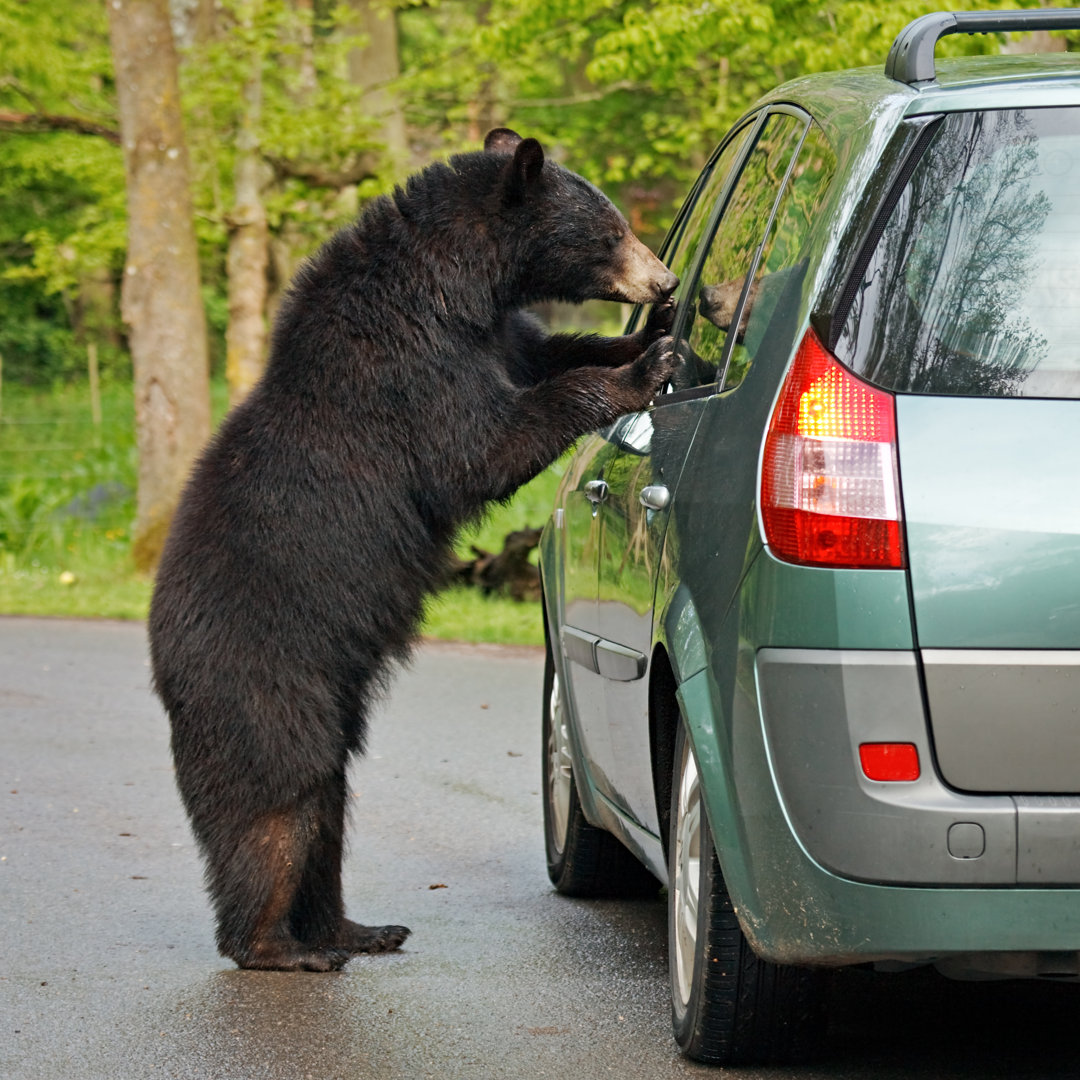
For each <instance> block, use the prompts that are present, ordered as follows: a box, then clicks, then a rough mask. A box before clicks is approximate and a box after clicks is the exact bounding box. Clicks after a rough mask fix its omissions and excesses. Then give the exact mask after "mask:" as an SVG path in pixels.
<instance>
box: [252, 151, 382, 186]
mask: <svg viewBox="0 0 1080 1080" xmlns="http://www.w3.org/2000/svg"><path fill="white" fill-rule="evenodd" d="M264 156H265V158H266V160H267V161H268V162H269V163H270V164H271V166H273V169H274V172H275V173H277V175H278V177H279V178H282V179H283V178H285V177H292V178H293V179H296V180H306V181H307V182H308V183H309V184H314V185H315V186H316V187H325V188H336V189H338V190H340V189H341V188H344V187H349V185H351V184H359V183H360V182H361V181H362V180H371V179H373V178H374V177H375V176H376V175H378V174H377V172H376V169H375V161H376V159H375V157H374V156H373V155H370V154H364V155H363V156H362V157H359V158H356V159H354V160H353V161H352V162H350V163H348V164H346V165H345V167H344V168H341V169H331V168H327V167H325V166H322V165H315V164H311V163H308V162H303V161H290V160H289V159H288V158H279V157H272V156H271V155H269V154H267V155H264Z"/></svg>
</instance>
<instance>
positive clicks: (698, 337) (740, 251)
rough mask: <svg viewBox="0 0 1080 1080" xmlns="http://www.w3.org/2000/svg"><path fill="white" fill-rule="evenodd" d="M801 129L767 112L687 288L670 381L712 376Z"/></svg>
mask: <svg viewBox="0 0 1080 1080" xmlns="http://www.w3.org/2000/svg"><path fill="white" fill-rule="evenodd" d="M805 127H806V121H805V120H804V119H802V118H800V117H796V116H792V115H790V114H788V113H774V114H772V115H771V116H769V118H768V119H767V121H766V124H765V126H764V128H763V129H762V131H761V134H760V136H759V137H758V140H757V142H756V143H755V145H754V148H753V150H751V151H750V154H749V156H748V157H747V159H746V163H745V165H744V166H743V169H742V173H741V175H740V176H739V180H738V183H737V184H736V185H735V188H734V190H733V191H732V193H731V196H730V197H729V199H728V202H727V206H726V207H725V208H724V211H723V214H722V216H721V218H720V222H719V225H718V226H717V229H716V232H715V234H714V235H713V238H712V242H711V243H710V245H709V250H708V253H707V254H706V256H705V259H704V262H703V263H702V265H701V270H700V272H699V274H698V275H697V278H696V280H695V281H693V282H692V283H690V285H689V286H688V299H687V301H686V302H688V303H690V304H691V305H692V306H691V310H690V312H689V313H688V314H689V319H690V320H692V322H691V321H689V320H688V323H687V326H688V333H687V335H686V345H687V346H688V347H686V348H684V349H683V350H681V351H682V353H683V357H684V363H683V365H682V367H681V369H680V371H679V372H678V373H676V378H675V379H673V383H675V382H677V383H678V384H679V386H680V387H689V386H701V385H704V384H709V383H714V382H715V381H716V379H717V373H718V368H719V365H720V362H721V360H722V358H723V354H724V346H725V345H726V343H727V337H728V333H729V331H730V329H731V323H732V321H733V317H734V315H735V312H736V310H737V309H738V306H739V299H740V296H741V294H742V288H743V283H744V282H745V280H746V276H747V274H748V273H749V272H750V269H751V267H752V265H753V263H754V258H755V256H756V255H757V252H758V249H759V248H760V246H761V242H762V239H763V236H764V232H765V228H766V225H767V223H768V221H769V215H770V212H771V210H772V207H773V204H774V203H775V202H776V197H777V194H778V193H779V191H780V186H781V184H782V183H783V181H784V176H785V175H786V174H787V169H788V165H789V164H790V162H791V155H792V154H793V153H794V151H795V148H796V146H797V145H798V142H799V138H800V137H801V135H802V133H803V130H804V129H805ZM689 297H692V299H689ZM743 329H745V327H744V328H743Z"/></svg>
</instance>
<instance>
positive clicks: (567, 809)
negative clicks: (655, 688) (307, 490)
mask: <svg viewBox="0 0 1080 1080" xmlns="http://www.w3.org/2000/svg"><path fill="white" fill-rule="evenodd" d="M568 724H569V718H568V717H567V715H566V707H565V704H564V697H563V692H562V687H561V685H560V681H559V676H558V673H557V671H556V670H555V662H554V659H553V657H552V655H551V648H550V646H549V647H548V649H547V659H546V663H545V665H544V701H543V789H542V790H543V796H544V798H543V802H544V838H545V844H546V848H547V868H548V877H549V878H551V883H552V884H553V885H554V886H555V888H556V889H557V890H558V891H559V892H560V893H563V894H564V895H565V896H579V897H618V898H623V899H629V898H635V897H645V896H655V895H656V894H657V893H658V892H659V890H660V882H658V881H657V880H656V878H655V877H653V875H652V874H651V873H649V871H648V870H646V869H645V867H644V866H643V865H642V864H641V863H640V862H638V860H637V859H636V858H635V857H634V856H633V855H632V854H631V853H630V851H629V850H628V849H627V848H625V847H624V846H623V845H622V844H621V843H620V842H619V840H618V839H617V838H616V837H615V836H613V835H612V834H611V833H609V832H608V831H607V830H606V829H600V828H597V827H596V826H595V825H590V824H589V822H588V821H586V819H585V814H584V813H583V811H582V809H581V800H580V799H579V798H578V793H577V783H576V781H575V779H574V769H573V761H572V758H571V754H570V735H569V730H568Z"/></svg>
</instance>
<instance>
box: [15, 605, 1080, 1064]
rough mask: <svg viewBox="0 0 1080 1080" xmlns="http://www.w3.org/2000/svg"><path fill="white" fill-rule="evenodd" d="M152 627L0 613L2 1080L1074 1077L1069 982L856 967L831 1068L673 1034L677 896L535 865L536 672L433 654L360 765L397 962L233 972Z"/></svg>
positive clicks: (354, 910)
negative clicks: (966, 978) (681, 1039)
mask: <svg viewBox="0 0 1080 1080" xmlns="http://www.w3.org/2000/svg"><path fill="white" fill-rule="evenodd" d="M145 653H146V648H145V640H144V634H143V630H142V628H141V627H140V626H137V625H131V624H120V623H92V622H65V621H53V620H34V619H0V784H2V787H0V800H2V801H0V807H2V808H3V811H2V813H0V1077H4V1078H6V1080H99V1078H100V1080H128V1078H140V1080H141V1078H144V1077H175V1078H193V1080H247V1078H249V1077H251V1078H256V1077H257V1078H270V1080H305V1078H308V1077H310V1078H311V1080H359V1078H364V1080H368V1078H371V1080H390V1078H394V1080H397V1078H401V1080H404V1078H410V1080H411V1078H415V1077H445V1078H451V1080H456V1078H459V1077H460V1078H463V1080H465V1078H468V1080H471V1078H474V1077H475V1078H483V1080H487V1078H504V1077H505V1078H508V1080H518V1078H521V1080H526V1078H528V1080H531V1078H534V1077H557V1076H558V1077H563V1076H567V1075H572V1076H573V1077H574V1080H592V1078H601V1077H603V1078H608V1077H626V1078H638V1077H641V1078H646V1077H650V1078H651V1077H679V1076H688V1075H694V1076H707V1075H712V1076H718V1075H723V1076H725V1077H751V1076H753V1077H761V1078H766V1077H767V1078H776V1077H795V1076H798V1077H802V1078H806V1080H825V1078H835V1080H841V1078H844V1080H854V1078H860V1080H861V1078H866V1077H875V1078H879V1080H893V1078H909V1077H934V1078H946V1077H957V1078H971V1080H975V1078H978V1080H986V1078H988V1077H1018V1076H1031V1077H1038V1078H1040V1080H1045V1078H1048V1077H1058V1076H1060V1077H1066V1076H1067V1077H1077V1076H1080V1053H1078V1052H1077V1051H1076V1050H1075V1049H1074V1047H1075V1040H1074V1037H1073V1029H1074V1023H1075V1021H1074V1015H1075V1011H1076V1007H1077V1004H1080V999H1078V998H1077V996H1076V994H1077V993H1080V991H1077V990H1074V988H1072V987H1059V986H1028V985H1023V986H1002V985H993V986H987V985H977V986H970V985H968V986H961V985H959V984H949V983H945V982H943V981H942V980H939V979H937V978H936V977H927V976H923V975H916V976H914V977H911V976H892V977H888V978H883V977H880V976H872V975H870V974H868V973H864V972H851V973H845V974H844V975H843V976H841V977H839V978H838V979H837V980H836V985H835V987H834V989H833V992H832V998H833V1011H834V1015H835V1016H836V1017H837V1018H838V1019H837V1020H836V1021H835V1022H834V1025H833V1029H832V1030H831V1032H830V1037H829V1042H828V1045H827V1047H826V1051H825V1054H824V1056H823V1058H822V1060H821V1061H820V1062H819V1063H817V1064H815V1065H814V1066H813V1067H810V1068H806V1069H803V1070H760V1071H752V1070H741V1071H740V1070H726V1071H724V1072H723V1073H722V1074H721V1073H716V1072H714V1071H713V1070H709V1069H704V1068H702V1067H700V1066H696V1065H693V1064H691V1063H689V1062H687V1061H684V1060H683V1059H681V1058H679V1057H678V1056H677V1055H676V1054H675V1053H674V1050H673V1045H672V1043H671V1041H670V1036H669V1026H668V1015H667V1004H666V984H665V965H666V957H665V945H664V918H665V916H664V908H663V904H662V902H660V901H657V902H638V903H632V904H618V903H595V902H579V901H571V900H567V899H565V898H562V897H559V896H557V895H556V894H554V893H553V892H552V890H551V889H550V887H549V885H548V882H547V878H546V875H545V873H544V868H543V846H542V840H541V828H540V797H539V789H538V779H537V778H538V775H539V746H538V741H539V740H538V723H537V718H536V703H537V701H538V698H539V692H540V679H541V664H540V657H539V656H538V655H537V654H535V653H532V652H526V651H512V652H511V651H501V650H494V649H469V648H456V647H449V646H438V647H426V648H424V649H422V650H421V651H420V653H419V655H418V657H417V660H416V663H415V664H414V666H413V668H412V670H411V671H409V672H408V673H405V674H403V675H402V676H401V677H400V678H399V679H398V681H397V684H396V686H395V689H394V691H393V693H392V694H391V697H390V699H389V701H388V702H387V703H386V704H385V705H384V707H383V708H382V709H381V711H380V715H379V716H378V718H377V719H376V721H375V723H374V733H373V738H372V744H371V753H370V754H369V756H368V757H367V758H366V759H365V760H364V761H363V762H361V763H360V764H359V765H358V766H357V767H356V768H355V769H354V770H353V773H352V784H353V786H352V791H353V792H354V793H355V795H356V797H355V800H354V814H353V832H352V835H353V843H352V852H351V855H350V858H349V861H348V864H347V869H346V892H347V896H348V899H349V906H350V912H351V914H352V915H353V916H354V917H356V918H359V919H361V920H363V921H371V922H403V923H405V924H407V925H409V926H411V927H412V928H413V936H412V937H411V938H410V939H409V941H408V943H407V945H406V948H405V949H404V950H403V951H402V952H401V953H399V954H395V955H390V956H381V957H369V958H359V959H356V960H354V961H353V962H352V963H351V964H350V965H349V967H348V968H347V969H346V970H345V971H344V972H342V973H340V974H335V975H311V974H280V973H272V972H268V973H254V972H239V971H236V970H234V969H233V968H232V967H231V965H229V964H227V963H226V962H224V961H223V960H221V958H220V957H218V956H217V954H216V952H215V950H214V946H213V937H212V927H211V922H210V916H209V912H208V909H207V905H206V902H205V899H204V897H203V895H202V893H201V889H200V867H199V862H198V859H197V857H196V853H195V851H194V848H193V845H192V842H191V837H190V834H189V832H188V829H187V826H186V823H185V821H184V817H183V813H182V811H181V808H180V804H179V800H178V798H177V796H176V793H175V791H174V788H173V781H172V774H171V768H170V762H169V755H168V737H167V729H166V725H165V721H164V718H163V716H162V713H161V710H160V708H159V707H158V705H157V703H156V701H155V699H154V698H153V697H152V696H151V694H150V692H149V690H148V674H149V673H148V668H147V665H146V660H145Z"/></svg>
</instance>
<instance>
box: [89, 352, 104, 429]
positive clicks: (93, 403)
mask: <svg viewBox="0 0 1080 1080" xmlns="http://www.w3.org/2000/svg"><path fill="white" fill-rule="evenodd" d="M86 363H87V368H88V371H89V375H90V419H91V420H93V422H94V441H95V442H97V443H100V442H101V385H100V382H99V379H98V355H97V342H95V341H90V342H87V345H86Z"/></svg>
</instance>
